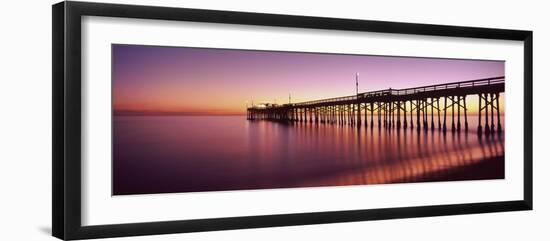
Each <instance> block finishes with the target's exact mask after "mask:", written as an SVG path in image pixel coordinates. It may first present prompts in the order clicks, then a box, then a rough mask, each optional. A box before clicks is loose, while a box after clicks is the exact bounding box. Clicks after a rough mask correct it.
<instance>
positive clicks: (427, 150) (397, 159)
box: [289, 123, 504, 186]
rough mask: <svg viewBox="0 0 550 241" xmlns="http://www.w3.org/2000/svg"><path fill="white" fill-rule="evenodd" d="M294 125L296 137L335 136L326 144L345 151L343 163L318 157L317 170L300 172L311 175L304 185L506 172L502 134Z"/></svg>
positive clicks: (480, 176)
mask: <svg viewBox="0 0 550 241" xmlns="http://www.w3.org/2000/svg"><path fill="white" fill-rule="evenodd" d="M289 128H292V129H294V131H296V132H297V138H298V139H297V140H296V141H297V142H300V143H304V144H306V142H307V141H308V140H321V141H320V142H328V141H329V140H330V142H333V143H321V145H322V146H326V147H328V148H329V149H330V150H327V151H330V152H332V153H340V154H339V155H342V156H339V157H337V158H338V159H340V160H342V162H338V163H333V162H330V160H328V158H327V160H326V162H325V159H324V158H322V157H319V159H317V160H318V161H319V162H315V167H313V166H308V169H309V168H314V169H317V168H319V169H318V170H316V171H314V173H316V174H315V175H311V173H309V174H306V173H307V172H305V170H304V173H301V175H300V176H302V177H304V176H308V178H306V180H308V181H306V182H304V183H300V184H299V186H301V185H305V186H325V185H354V184H383V183H410V182H424V181H453V180H481V179H502V178H504V136H503V135H487V136H481V137H478V136H477V135H475V134H474V135H471V134H470V135H469V134H467V133H466V134H463V135H445V134H444V133H443V132H428V133H423V132H417V131H410V130H400V131H393V132H384V131H382V129H383V128H382V129H375V131H371V132H364V131H357V129H356V128H354V127H351V126H337V127H331V126H324V125H318V126H317V125H308V124H305V123H302V124H298V125H297V126H292V127H289ZM330 137H333V138H330ZM341 142H345V143H341ZM327 144H330V145H327ZM306 145H307V146H309V145H308V144H306ZM329 146H333V147H329ZM331 148H334V150H333V149H331ZM312 151H314V150H313V149H312ZM332 158H334V157H332ZM319 166H322V167H319ZM295 168H296V166H295ZM324 169H327V170H324Z"/></svg>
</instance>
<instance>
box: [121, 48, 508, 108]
mask: <svg viewBox="0 0 550 241" xmlns="http://www.w3.org/2000/svg"><path fill="white" fill-rule="evenodd" d="M112 51H113V67H112V68H113V69H112V71H113V72H112V76H113V99H114V109H115V111H138V112H147V111H153V112H181V113H188V114H237V113H244V112H245V108H246V105H247V103H248V104H249V105H250V103H251V101H252V100H253V101H254V102H255V103H260V102H274V101H276V102H277V103H288V96H289V94H290V95H291V96H292V102H301V101H308V100H314V99H324V98H331V97H338V96H347V95H353V94H354V93H355V73H359V76H360V77H359V92H366V91H372V90H380V89H387V88H390V87H391V88H408V87H416V86H422V85H432V84H438V83H446V82H454V81H462V80H470V79H478V78H488V77H496V76H504V62H503V61H489V60H456V59H434V58H413V57H387V56H368V55H342V54H318V53H292V52H273V51H253V50H227V49H206V48H185V47H157V46H139V45H113V47H112Z"/></svg>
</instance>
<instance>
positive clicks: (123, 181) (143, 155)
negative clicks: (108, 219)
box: [113, 116, 504, 195]
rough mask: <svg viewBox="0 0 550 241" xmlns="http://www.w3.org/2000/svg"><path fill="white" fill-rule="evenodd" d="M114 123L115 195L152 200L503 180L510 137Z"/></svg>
mask: <svg viewBox="0 0 550 241" xmlns="http://www.w3.org/2000/svg"><path fill="white" fill-rule="evenodd" d="M469 124H470V131H469V132H468V133H461V134H454V135H453V134H451V132H450V131H449V132H448V133H447V134H446V135H444V134H443V133H442V132H440V131H437V129H436V131H433V132H432V131H427V132H424V131H420V132H417V131H416V129H414V130H411V129H407V130H400V131H397V130H395V129H394V130H391V131H388V130H386V129H380V128H377V127H376V126H375V127H374V128H373V129H370V128H364V127H363V128H360V129H358V128H357V127H352V126H339V125H325V124H319V125H315V124H303V123H302V124H299V123H298V124H282V123H276V122H269V121H247V120H246V118H245V117H244V116H115V117H114V128H113V131H114V132H113V193H114V194H115V195H121V194H145V193H167V192H196V191H220V190H240V189H263V188H289V187H314V186H337V185H360V184H379V183H402V182H421V181H451V180H474V179H495V178H504V135H501V136H499V135H496V134H495V135H490V136H482V137H481V138H479V137H478V136H477V134H476V133H475V131H476V127H477V118H474V117H473V116H471V117H469Z"/></svg>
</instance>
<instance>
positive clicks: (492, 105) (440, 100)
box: [247, 76, 504, 134]
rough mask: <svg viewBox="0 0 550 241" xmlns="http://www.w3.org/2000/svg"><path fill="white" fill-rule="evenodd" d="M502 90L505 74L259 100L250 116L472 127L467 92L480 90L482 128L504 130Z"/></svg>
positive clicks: (384, 125)
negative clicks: (270, 101)
mask: <svg viewBox="0 0 550 241" xmlns="http://www.w3.org/2000/svg"><path fill="white" fill-rule="evenodd" d="M503 92H504V76H501V77H493V78H485V79H476V80H468V81H461V82H452V83H445V84H438V85H429V86H421V87H414V88H407V89H391V88H390V89H385V90H379V91H370V92H364V93H358V94H357V95H352V96H344V97H336V98H330V99H322V100H313V101H306V102H301V103H290V104H284V105H266V106H254V107H250V108H247V119H248V120H272V121H284V122H302V123H312V124H313V123H315V124H338V125H352V126H356V127H358V128H361V127H362V126H365V127H371V128H372V127H373V126H374V123H375V122H376V123H377V124H378V126H379V127H381V128H387V129H393V128H396V129H401V128H403V129H406V128H411V129H414V128H416V129H417V130H421V129H424V130H430V129H431V130H436V129H437V130H442V131H443V132H447V131H448V130H449V128H450V131H452V132H453V133H454V132H460V131H468V128H469V126H468V118H467V108H466V98H467V97H468V96H471V95H477V96H478V97H479V101H478V102H479V103H478V126H477V133H478V134H482V133H485V134H490V133H495V132H498V133H500V132H502V126H501V119H500V103H499V96H500V94H501V93H503ZM495 119H496V120H495ZM449 124H450V126H449ZM448 126H449V127H448Z"/></svg>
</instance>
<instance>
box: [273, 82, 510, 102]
mask: <svg viewBox="0 0 550 241" xmlns="http://www.w3.org/2000/svg"><path fill="white" fill-rule="evenodd" d="M502 83H504V76H500V77H493V78H484V79H475V80H467V81H459V82H451V83H445V84H436V85H428V86H421V87H413V88H407V89H392V88H389V89H385V90H377V91H369V92H363V93H359V94H357V95H350V96H343V97H336V98H328V99H321V100H312V101H305V102H299V103H293V104H285V105H283V106H310V105H317V104H322V103H333V102H344V101H354V100H357V99H361V98H369V97H379V96H388V95H392V96H403V95H411V94H419V93H424V92H431V91H438V90H451V89H463V88H471V87H479V86H490V85H495V84H502ZM268 108H269V107H268Z"/></svg>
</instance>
